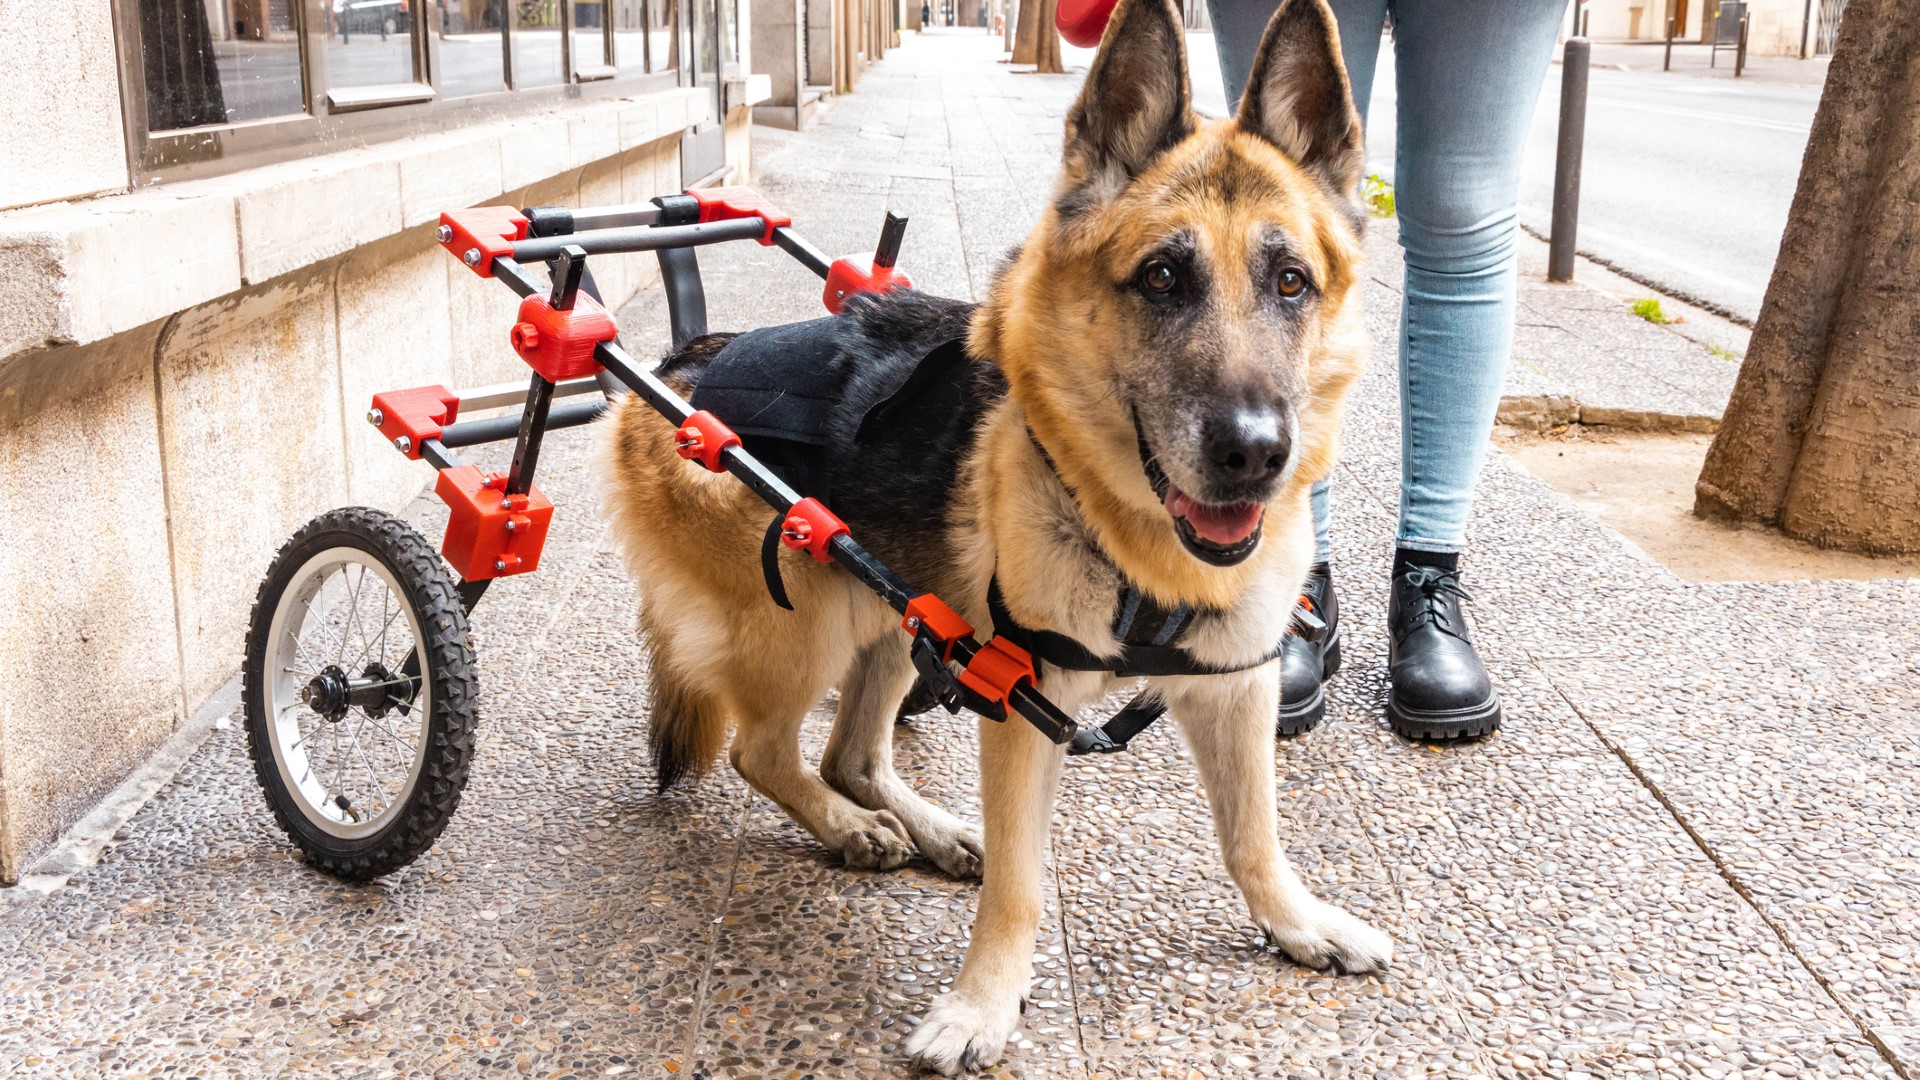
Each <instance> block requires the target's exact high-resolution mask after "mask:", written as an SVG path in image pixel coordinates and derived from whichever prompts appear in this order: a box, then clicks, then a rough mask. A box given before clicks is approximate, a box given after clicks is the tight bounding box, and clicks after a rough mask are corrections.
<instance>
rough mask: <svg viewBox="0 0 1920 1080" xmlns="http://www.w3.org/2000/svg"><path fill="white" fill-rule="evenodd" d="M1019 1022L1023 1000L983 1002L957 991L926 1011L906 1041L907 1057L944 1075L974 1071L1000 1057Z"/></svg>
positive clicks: (956, 1074) (920, 1065) (989, 1064)
mask: <svg viewBox="0 0 1920 1080" xmlns="http://www.w3.org/2000/svg"><path fill="white" fill-rule="evenodd" d="M1019 1022H1020V1002H1019V1000H1018V999H1017V998H1016V999H1014V1000H1012V1001H1009V1002H1007V1003H1006V1004H1005V1005H981V1004H977V1003H975V1002H973V1001H971V1000H969V999H968V998H967V997H965V996H964V995H962V994H960V993H958V992H955V993H950V994H947V995H945V996H943V997H942V998H941V999H940V1000H939V1001H936V1002H934V1003H933V1008H931V1009H928V1010H927V1017H926V1019H924V1020H922V1021H920V1026H919V1027H918V1028H916V1029H914V1032H913V1037H912V1038H910V1039H908V1040H907V1056H909V1057H910V1058H912V1059H913V1063H914V1064H915V1065H918V1066H919V1067H920V1068H923V1069H929V1070H932V1071H933V1072H937V1073H939V1074H940V1075H942V1076H959V1075H960V1074H961V1073H963V1072H975V1071H977V1070H980V1069H985V1068H987V1067H989V1066H991V1065H992V1064H993V1063H994V1062H996V1061H999V1060H1000V1052H1001V1051H1002V1050H1004V1049H1006V1046H1007V1040H1008V1039H1009V1038H1011V1037H1012V1036H1013V1029H1014V1027H1015V1026H1017V1025H1018V1024H1019Z"/></svg>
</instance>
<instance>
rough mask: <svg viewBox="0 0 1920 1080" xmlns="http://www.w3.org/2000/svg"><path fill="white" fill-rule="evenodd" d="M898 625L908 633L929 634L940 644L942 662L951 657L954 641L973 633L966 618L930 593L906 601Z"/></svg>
mask: <svg viewBox="0 0 1920 1080" xmlns="http://www.w3.org/2000/svg"><path fill="white" fill-rule="evenodd" d="M916 620H918V621H917V623H916ZM900 626H901V628H902V629H904V630H906V632H907V633H909V634H912V633H916V632H917V631H919V630H925V631H926V632H927V633H929V634H931V635H932V636H933V638H934V640H936V641H938V642H939V643H940V645H941V651H940V660H941V662H942V663H945V662H946V661H948V660H951V659H953V643H954V642H956V641H959V640H960V639H961V638H963V637H967V636H968V635H970V634H972V633H973V626H972V625H971V624H970V623H968V622H967V620H965V619H963V618H961V617H960V615H959V613H958V612H956V611H954V610H953V609H952V608H950V607H948V606H947V602H946V601H944V600H942V599H940V598H939V597H937V596H935V595H933V594H932V593H922V594H921V595H919V596H916V597H914V598H913V599H911V600H909V601H907V615H906V618H905V619H902V620H901V622H900Z"/></svg>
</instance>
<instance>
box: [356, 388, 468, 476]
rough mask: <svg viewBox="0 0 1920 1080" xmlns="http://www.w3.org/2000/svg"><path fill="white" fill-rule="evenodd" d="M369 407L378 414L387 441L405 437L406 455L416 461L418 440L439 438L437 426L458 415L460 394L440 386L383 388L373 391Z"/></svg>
mask: <svg viewBox="0 0 1920 1080" xmlns="http://www.w3.org/2000/svg"><path fill="white" fill-rule="evenodd" d="M373 410H374V411H375V412H377V413H379V414H380V434H382V435H384V436H386V439H387V441H388V442H397V441H398V440H399V439H401V438H405V439H406V440H407V449H406V451H405V453H406V455H407V456H408V457H409V458H412V459H413V460H415V461H419V460H420V444H421V443H423V442H426V441H427V440H428V439H437V438H439V437H440V429H441V428H442V427H443V426H445V425H447V424H451V423H453V421H454V418H455V417H457V416H459V415H460V395H458V394H456V393H454V392H453V391H451V390H449V389H447V388H446V387H444V386H416V387H414V388H413V389H411V390H384V391H382V392H380V393H378V394H375V395H373ZM394 449H396V450H398V449H399V447H398V446H395V447H394Z"/></svg>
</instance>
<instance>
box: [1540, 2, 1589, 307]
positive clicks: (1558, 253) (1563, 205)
mask: <svg viewBox="0 0 1920 1080" xmlns="http://www.w3.org/2000/svg"><path fill="white" fill-rule="evenodd" d="M1592 55H1593V46H1592V44H1591V43H1590V42H1588V41H1587V39H1586V38H1583V37H1576V38H1568V39H1567V50H1566V53H1565V56H1564V58H1563V59H1562V61H1561V64H1560V143H1559V147H1558V148H1557V150H1556V152H1555V153H1554V159H1553V234H1552V237H1551V239H1550V240H1549V241H1548V246H1547V280H1548V281H1572V280H1573V248H1574V234H1575V233H1576V232H1578V231H1579V227H1580V150H1581V147H1582V145H1583V144H1584V143H1585V142H1586V137H1587V68H1588V66H1589V62H1590V61H1591V59H1592Z"/></svg>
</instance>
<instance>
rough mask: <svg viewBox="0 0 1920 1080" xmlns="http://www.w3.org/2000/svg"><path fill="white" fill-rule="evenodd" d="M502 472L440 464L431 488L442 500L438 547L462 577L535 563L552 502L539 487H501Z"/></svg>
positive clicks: (516, 570) (502, 573)
mask: <svg viewBox="0 0 1920 1080" xmlns="http://www.w3.org/2000/svg"><path fill="white" fill-rule="evenodd" d="M506 487H507V476H506V474H505V473H482V472H481V471H480V469H479V467H478V466H475V465H458V466H455V467H454V468H451V469H442V470H440V476H439V479H437V480H435V481H434V484H433V493H434V494H435V495H438V496H439V497H440V501H441V502H444V503H446V504H447V509H448V511H450V513H449V515H448V517H447V536H446V539H445V540H443V541H442V542H441V544H440V553H441V554H443V555H445V556H446V557H447V563H448V565H450V566H452V567H453V569H454V571H455V572H456V573H458V574H459V575H460V580H462V581H479V580H481V579H483V578H496V577H506V576H507V575H509V574H526V573H531V572H532V571H534V570H538V569H539V568H540V549H541V548H542V547H545V546H546V543H547V526H548V525H549V524H551V523H552V522H553V503H552V502H551V501H549V500H548V499H547V497H546V496H545V495H542V494H540V489H539V488H537V487H535V488H529V489H528V491H527V493H526V494H525V495H508V494H507V493H506Z"/></svg>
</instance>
